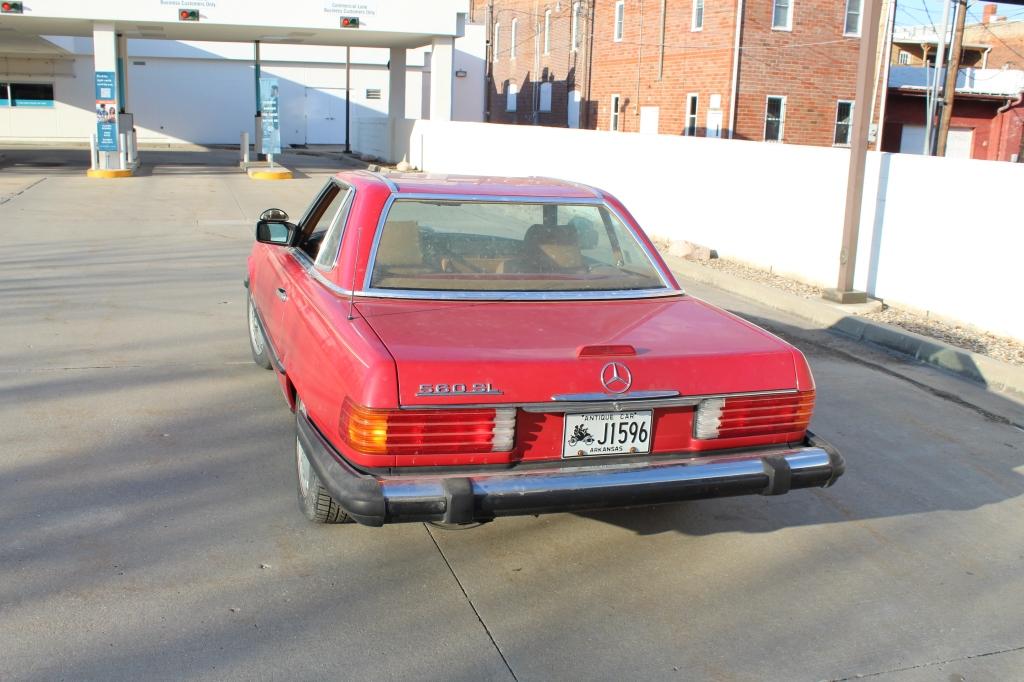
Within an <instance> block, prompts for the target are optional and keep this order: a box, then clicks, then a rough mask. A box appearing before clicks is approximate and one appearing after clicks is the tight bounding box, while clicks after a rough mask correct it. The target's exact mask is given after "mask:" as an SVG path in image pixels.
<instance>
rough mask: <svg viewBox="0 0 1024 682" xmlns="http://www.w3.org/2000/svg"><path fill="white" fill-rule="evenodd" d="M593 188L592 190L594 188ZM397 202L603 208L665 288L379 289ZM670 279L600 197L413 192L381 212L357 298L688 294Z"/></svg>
mask: <svg viewBox="0 0 1024 682" xmlns="http://www.w3.org/2000/svg"><path fill="white" fill-rule="evenodd" d="M591 189H592V188H591ZM396 199H408V200H413V201H462V202H474V203H483V204H487V203H500V202H507V203H533V204H586V205H595V206H603V207H604V208H606V209H607V210H608V211H609V212H610V213H611V214H612V215H614V216H615V217H616V218H617V219H618V220H619V222H620V223H622V225H623V226H624V227H625V228H626V230H628V231H629V233H630V234H631V235H632V236H633V239H634V241H635V242H636V244H637V246H639V247H640V249H641V250H642V251H643V252H644V254H645V255H646V256H647V261H648V262H649V263H650V264H651V266H652V267H653V268H654V271H655V272H656V273H658V277H659V278H660V279H661V283H662V285H664V289H637V290H633V291H629V290H621V289H617V290H614V291H537V292H534V291H438V290H419V289H378V288H374V287H371V286H370V280H371V279H372V277H373V268H374V265H375V264H376V262H377V249H378V247H379V246H380V238H381V233H382V232H383V227H384V223H385V222H386V221H387V217H388V214H389V213H390V212H391V207H392V205H393V204H394V202H395V201H396ZM669 282H670V279H669V276H668V275H667V274H666V272H665V270H663V269H662V267H661V265H660V262H659V260H658V259H657V258H655V257H654V255H653V254H652V253H651V250H650V249H648V248H647V245H646V244H644V241H643V240H642V239H640V236H639V235H638V234H637V232H636V230H634V229H633V226H632V225H630V224H629V221H628V220H626V219H625V218H624V217H623V216H622V214H621V213H619V212H618V211H617V210H616V209H615V207H614V206H611V205H610V204H608V202H606V201H605V200H604V199H603V198H602V197H601V195H600V194H596V196H595V198H593V199H589V198H577V197H533V196H495V197H491V196H484V195H480V194H418V193H413V192H407V193H397V194H392V195H391V196H390V197H388V200H387V202H386V203H385V204H384V209H383V210H382V211H381V215H380V219H379V220H378V221H377V228H376V232H375V233H374V236H373V244H372V246H371V247H370V257H369V258H368V259H367V264H366V275H365V276H364V278H363V290H362V291H360V292H357V293H356V295H357V296H370V297H374V298H410V299H420V300H472V301H495V300H498V301H562V300H570V301H577V300H602V299H631V298H654V297H659V296H680V295H683V294H685V292H684V291H683V290H682V288H679V289H675V288H673V287H672V286H671V285H670V284H669Z"/></svg>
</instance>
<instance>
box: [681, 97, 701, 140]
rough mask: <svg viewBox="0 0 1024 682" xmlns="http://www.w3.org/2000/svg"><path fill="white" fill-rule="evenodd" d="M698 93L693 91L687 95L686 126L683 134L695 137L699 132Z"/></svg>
mask: <svg viewBox="0 0 1024 682" xmlns="http://www.w3.org/2000/svg"><path fill="white" fill-rule="evenodd" d="M697 99H698V97H697V93H696V92H691V93H690V94H689V95H687V96H686V128H685V129H684V130H683V135H688V136H690V137H693V136H694V135H696V134H697Z"/></svg>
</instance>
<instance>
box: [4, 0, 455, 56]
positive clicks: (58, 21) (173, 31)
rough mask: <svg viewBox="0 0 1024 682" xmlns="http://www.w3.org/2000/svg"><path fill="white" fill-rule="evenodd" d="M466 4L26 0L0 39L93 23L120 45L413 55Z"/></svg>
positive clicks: (446, 33)
mask: <svg viewBox="0 0 1024 682" xmlns="http://www.w3.org/2000/svg"><path fill="white" fill-rule="evenodd" d="M468 5H469V2H468V0H429V1H424V0H360V1H358V2H339V1H338V0H289V2H286V3H284V2H283V3H270V2H252V1H251V0H196V1H195V2H189V1H188V0H103V1H102V2H95V1H94V2H82V1H80V0H32V2H30V3H20V4H18V3H16V8H15V9H20V10H21V11H20V12H18V11H14V12H11V11H6V10H5V12H4V13H3V14H0V37H3V38H4V40H6V39H8V38H14V37H15V36H16V35H18V34H21V35H26V36H38V35H63V36H92V35H93V28H94V25H95V24H97V23H102V24H113V25H114V26H115V27H116V29H117V31H118V33H121V34H123V35H124V36H125V37H126V38H149V39H167V40H206V41H223V42H253V41H257V40H258V41H261V42H268V43H292V44H304V45H351V46H353V47H395V48H415V47H421V46H424V45H429V44H431V42H432V41H433V40H434V39H435V38H438V37H456V36H459V35H461V33H462V30H463V24H464V22H465V17H466V12H467V11H468Z"/></svg>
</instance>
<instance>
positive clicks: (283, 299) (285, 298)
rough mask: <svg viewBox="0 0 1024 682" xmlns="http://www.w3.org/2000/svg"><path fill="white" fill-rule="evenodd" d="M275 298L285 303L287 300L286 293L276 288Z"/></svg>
mask: <svg viewBox="0 0 1024 682" xmlns="http://www.w3.org/2000/svg"><path fill="white" fill-rule="evenodd" d="M277 297H278V298H279V299H281V300H282V301H287V300H288V292H287V291H285V290H284V289H283V288H281V287H278V288H277Z"/></svg>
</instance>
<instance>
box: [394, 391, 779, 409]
mask: <svg viewBox="0 0 1024 682" xmlns="http://www.w3.org/2000/svg"><path fill="white" fill-rule="evenodd" d="M797 392H798V391H797V390H796V389H795V388H783V389H774V390H770V391H747V392H743V393H708V394H704V395H687V396H679V397H677V398H651V399H640V400H616V399H615V398H612V397H610V396H607V395H606V396H604V398H605V400H603V401H590V400H582V401H558V402H549V403H471V404H466V403H451V404H447V405H402V406H400V407H399V409H402V410H444V409H461V410H465V409H476V408H497V407H518V408H519V409H520V410H522V411H523V412H547V413H553V414H557V413H561V412H574V413H582V412H622V411H624V410H637V409H657V408H662V407H688V406H691V405H696V404H697V403H699V402H700V401H702V400H706V399H708V398H748V397H756V396H762V395H786V394H793V393H797Z"/></svg>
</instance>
